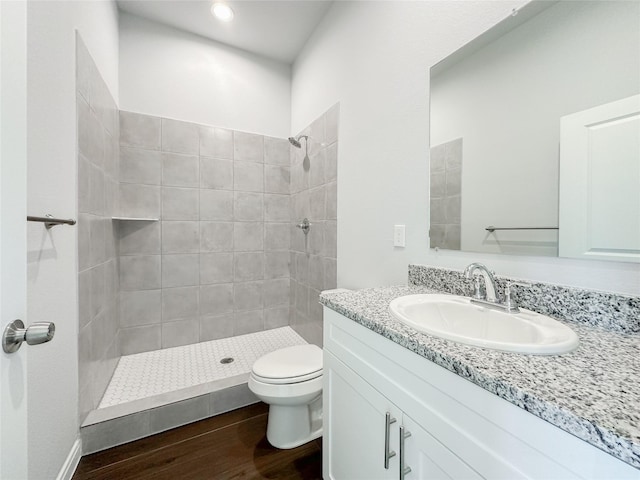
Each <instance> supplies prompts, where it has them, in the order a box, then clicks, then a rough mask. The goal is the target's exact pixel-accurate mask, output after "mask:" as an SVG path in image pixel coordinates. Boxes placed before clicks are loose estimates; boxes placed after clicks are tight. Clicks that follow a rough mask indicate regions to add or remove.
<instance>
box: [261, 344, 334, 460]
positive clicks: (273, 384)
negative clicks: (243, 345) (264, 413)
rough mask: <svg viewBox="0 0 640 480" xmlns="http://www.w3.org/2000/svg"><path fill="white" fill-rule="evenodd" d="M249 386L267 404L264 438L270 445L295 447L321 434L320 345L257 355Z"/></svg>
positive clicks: (294, 347)
mask: <svg viewBox="0 0 640 480" xmlns="http://www.w3.org/2000/svg"><path fill="white" fill-rule="evenodd" d="M249 390H251V391H252V392H253V393H254V394H255V395H256V397H258V398H259V399H260V400H262V401H263V402H265V403H266V404H268V405H269V419H268V423H267V440H269V443H270V444H271V445H273V446H274V447H276V448H295V447H297V446H300V445H302V444H304V443H307V442H310V441H311V440H314V439H316V438H318V437H320V436H321V435H322V349H320V348H319V347H317V346H316V345H296V346H293V347H287V348H281V349H280V350H276V351H274V352H271V353H267V354H266V355H264V356H262V357H260V358H259V359H258V360H256V362H255V363H254V364H253V368H252V370H251V375H250V376H249Z"/></svg>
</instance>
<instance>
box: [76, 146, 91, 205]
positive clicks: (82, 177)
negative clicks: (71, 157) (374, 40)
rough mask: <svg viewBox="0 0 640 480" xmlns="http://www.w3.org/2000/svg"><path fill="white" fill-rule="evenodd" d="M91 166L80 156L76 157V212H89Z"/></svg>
mask: <svg viewBox="0 0 640 480" xmlns="http://www.w3.org/2000/svg"><path fill="white" fill-rule="evenodd" d="M90 181H91V164H90V163H89V160H87V159H86V158H85V157H84V156H83V155H82V154H79V155H78V211H79V212H83V213H89V212H90V211H91V204H90V197H89V195H90V190H89V188H90V187H89V185H90Z"/></svg>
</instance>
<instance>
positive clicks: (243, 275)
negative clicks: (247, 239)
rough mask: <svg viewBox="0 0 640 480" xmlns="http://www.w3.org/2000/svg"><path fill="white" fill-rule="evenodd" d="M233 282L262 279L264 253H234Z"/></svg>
mask: <svg viewBox="0 0 640 480" xmlns="http://www.w3.org/2000/svg"><path fill="white" fill-rule="evenodd" d="M233 264H234V268H233V270H234V276H233V279H234V281H235V282H245V281H247V280H262V278H263V276H264V254H263V253H262V252H237V253H235V254H234V259H233Z"/></svg>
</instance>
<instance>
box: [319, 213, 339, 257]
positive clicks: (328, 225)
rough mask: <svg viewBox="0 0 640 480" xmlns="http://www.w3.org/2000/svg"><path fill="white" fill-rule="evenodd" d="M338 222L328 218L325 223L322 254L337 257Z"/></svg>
mask: <svg viewBox="0 0 640 480" xmlns="http://www.w3.org/2000/svg"><path fill="white" fill-rule="evenodd" d="M337 235H338V222H336V221H333V220H331V221H330V220H327V221H326V222H325V224H324V242H323V244H322V246H323V251H322V254H323V255H324V256H326V257H331V258H337V257H338V255H337V254H338V252H337V246H338V240H337Z"/></svg>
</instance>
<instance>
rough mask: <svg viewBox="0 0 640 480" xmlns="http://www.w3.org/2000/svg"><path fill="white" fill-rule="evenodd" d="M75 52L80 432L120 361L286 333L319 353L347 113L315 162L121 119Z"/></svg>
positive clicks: (319, 129) (277, 143)
mask: <svg viewBox="0 0 640 480" xmlns="http://www.w3.org/2000/svg"><path fill="white" fill-rule="evenodd" d="M77 43H78V47H77V48H78V55H77V60H78V64H77V91H78V110H77V111H78V139H79V146H78V162H79V170H78V171H79V178H78V182H79V196H80V198H79V210H80V214H79V219H80V221H79V238H78V244H79V247H78V249H79V263H78V271H79V273H78V275H79V285H80V287H79V289H80V291H79V297H80V298H79V305H80V318H81V320H80V322H81V324H80V338H79V362H80V386H81V393H80V395H81V399H80V401H81V405H82V408H81V422H82V421H83V420H84V418H85V417H86V416H87V414H88V412H89V411H91V410H94V409H96V408H97V406H98V404H99V402H100V399H101V398H102V395H103V393H104V391H105V390H106V388H107V385H108V383H109V380H110V378H111V376H112V374H113V371H114V369H115V367H116V365H117V362H118V360H119V358H120V356H122V355H132V354H134V355H135V354H138V353H142V352H149V351H155V350H161V349H166V348H172V347H179V346H184V345H189V344H194V343H197V342H206V341H211V340H216V339H223V338H228V337H232V336H236V335H243V334H248V333H253V332H260V331H263V330H270V329H274V328H278V327H284V326H288V325H289V326H291V328H293V329H294V330H296V331H297V332H298V333H299V334H300V335H301V336H302V337H303V338H304V339H305V340H306V341H308V342H312V343H318V344H321V342H322V323H321V322H322V317H321V308H320V305H319V303H318V294H319V292H320V291H321V290H323V289H328V288H335V286H336V213H337V208H336V206H337V148H338V144H337V140H338V138H337V125H338V106H337V105H336V106H334V107H332V108H331V109H330V110H329V111H327V112H326V113H325V114H324V115H322V116H321V117H319V118H318V119H317V120H316V121H314V122H313V123H312V124H311V125H310V126H309V127H307V128H306V129H305V130H304V132H303V133H304V134H306V135H309V137H310V138H309V150H308V153H309V158H308V160H305V159H304V156H305V149H304V145H303V148H302V149H296V148H294V147H293V146H292V145H291V144H290V143H289V141H288V140H287V139H281V138H273V137H268V136H263V135H259V134H254V133H247V132H241V131H235V130H230V129H226V128H220V127H217V126H208V125H200V124H195V123H190V122H185V121H177V120H173V119H168V118H161V117H158V116H151V115H146V114H144V113H136V112H126V111H118V109H117V107H116V105H115V102H113V100H112V99H111V101H110V102H106V100H105V99H106V98H108V99H110V98H111V96H110V95H109V92H108V90H107V88H106V86H105V84H104V82H103V81H102V79H101V78H100V75H99V73H98V70H97V68H96V67H95V64H94V62H93V60H92V59H91V56H90V55H89V52H88V51H87V49H86V47H84V45H83V43H82V40H81V39H80V38H78V42H77ZM112 217H115V219H112ZM305 217H307V218H309V220H310V221H311V223H312V226H311V230H310V232H309V235H308V236H305V235H304V234H303V232H302V231H301V230H300V229H299V228H297V227H296V224H297V223H299V222H301V221H302V219H303V218H305Z"/></svg>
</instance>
